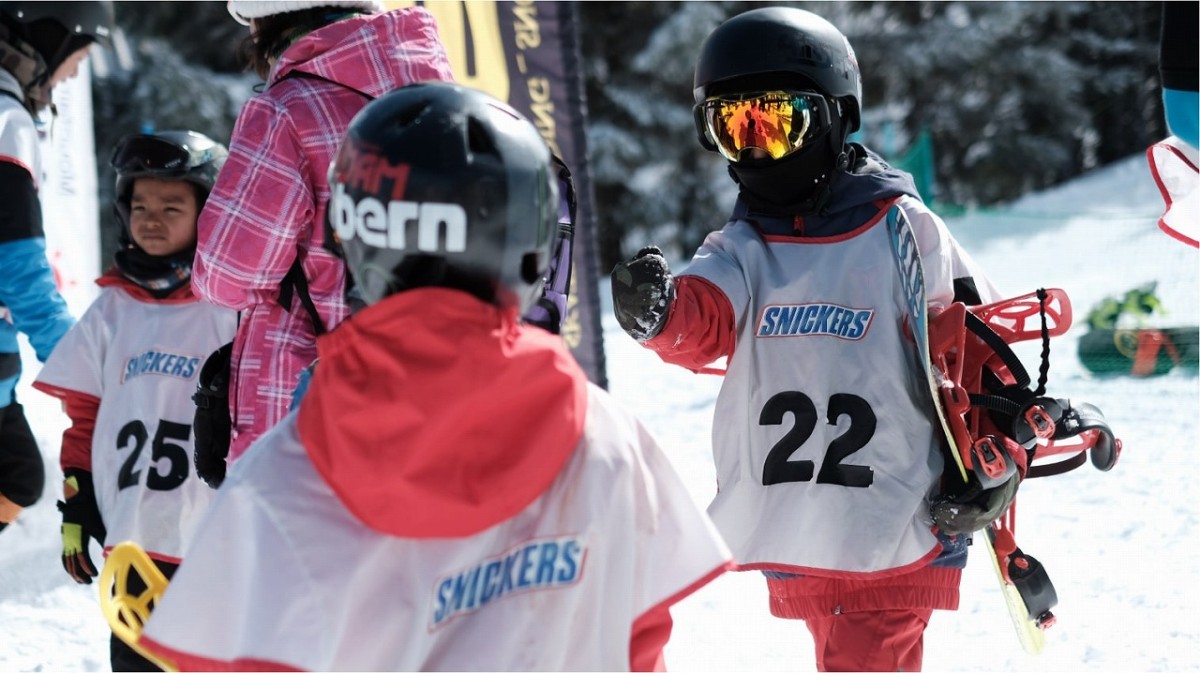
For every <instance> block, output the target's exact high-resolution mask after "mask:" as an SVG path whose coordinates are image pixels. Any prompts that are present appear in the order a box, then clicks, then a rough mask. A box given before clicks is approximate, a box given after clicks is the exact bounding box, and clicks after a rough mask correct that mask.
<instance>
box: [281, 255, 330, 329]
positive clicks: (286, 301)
mask: <svg viewBox="0 0 1200 673" xmlns="http://www.w3.org/2000/svg"><path fill="white" fill-rule="evenodd" d="M293 293H294V294H295V296H296V297H298V298H299V299H300V303H301V304H303V305H304V310H305V311H307V312H308V317H309V318H310V319H311V320H312V324H313V331H314V332H316V334H317V336H321V335H322V334H324V333H325V321H323V320H321V314H320V313H318V312H317V306H316V304H314V303H313V300H312V295H310V294H309V293H308V278H307V277H306V276H305V275H304V267H302V266H301V265H300V258H299V257H297V258H296V259H294V260H292V266H291V267H290V268H289V269H288V272H287V275H285V276H284V277H283V281H282V282H281V283H280V284H279V305H280V306H282V307H283V310H285V311H287V312H289V313H290V312H291V310H292V295H293Z"/></svg>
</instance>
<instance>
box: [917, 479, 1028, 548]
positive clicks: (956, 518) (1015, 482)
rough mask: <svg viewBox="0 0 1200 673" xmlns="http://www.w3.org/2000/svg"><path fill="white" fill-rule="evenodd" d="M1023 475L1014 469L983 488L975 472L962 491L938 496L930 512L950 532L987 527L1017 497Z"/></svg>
mask: <svg viewBox="0 0 1200 673" xmlns="http://www.w3.org/2000/svg"><path fill="white" fill-rule="evenodd" d="M1020 483H1021V477H1020V475H1019V474H1017V473H1016V472H1014V473H1013V474H1012V476H1010V477H1009V478H1008V479H1007V480H1006V481H1004V482H1003V483H1001V484H999V485H997V486H993V487H992V488H983V487H982V486H981V485H980V484H979V482H978V480H977V479H975V477H974V476H972V478H971V483H970V485H968V486H967V488H966V490H964V491H963V492H961V493H956V494H953V495H947V494H942V495H938V496H935V497H934V498H933V501H932V502H931V503H930V506H929V512H930V514H932V515H933V522H934V523H935V524H937V527H938V530H940V531H941V532H943V533H945V534H947V535H959V534H962V533H972V532H974V531H977V530H983V528H984V527H986V526H987V525H988V524H989V523H992V522H993V521H995V520H997V519H999V518H1000V517H1001V516H1003V514H1004V512H1005V510H1007V509H1008V507H1009V505H1011V504H1012V501H1013V500H1014V499H1015V498H1016V497H1017V486H1019V485H1020Z"/></svg>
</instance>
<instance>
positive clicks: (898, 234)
mask: <svg viewBox="0 0 1200 673" xmlns="http://www.w3.org/2000/svg"><path fill="white" fill-rule="evenodd" d="M886 222H887V231H888V236H889V240H890V242H891V246H892V253H893V255H894V257H895V261H896V268H897V270H898V271H899V273H900V281H901V284H902V285H903V289H904V297H905V302H906V304H907V308H908V314H909V325H910V327H911V329H912V332H913V340H914V341H915V342H916V346H917V356H918V359H919V360H920V362H921V365H922V367H923V368H924V374H925V381H926V383H927V385H928V388H929V394H930V396H931V397H932V399H933V406H934V409H935V411H936V415H937V418H938V422H939V424H940V425H941V428H942V433H943V435H944V436H945V438H946V441H947V443H948V444H949V453H950V455H951V456H952V457H953V458H954V462H955V465H956V467H957V468H958V473H959V475H960V476H961V477H962V479H963V481H964V482H965V481H967V479H968V477H967V467H966V465H965V464H964V463H963V460H962V457H961V454H960V452H959V447H958V446H957V445H956V443H955V440H954V433H953V432H951V429H950V424H949V421H948V418H947V415H946V409H945V407H944V406H943V403H942V396H941V394H940V392H939V385H940V382H939V377H941V372H939V371H938V370H937V368H936V367H934V365H933V360H932V358H931V357H930V351H929V313H928V304H927V302H926V300H925V271H924V267H923V266H922V263H921V254H920V250H919V248H918V247H917V239H916V236H915V235H914V234H913V231H912V225H911V224H910V223H909V222H908V218H907V217H906V216H905V215H904V212H903V211H902V210H900V209H899V208H898V207H895V206H893V207H892V208H891V209H890V210H889V211H888V214H887V219H886ZM1005 535H1006V532H1005V531H1004V530H1003V529H1002V528H1000V527H998V524H995V523H993V524H989V525H988V526H987V528H985V529H984V531H983V535H977V536H976V539H980V538H982V540H983V548H984V551H985V553H986V554H987V556H988V558H990V559H991V563H992V568H993V569H994V570H995V571H996V577H997V578H998V579H999V581H1000V588H1001V591H1002V592H1003V594H1004V601H1005V604H1006V605H1007V607H1008V614H1009V616H1010V617H1011V618H1012V623H1013V627H1014V629H1015V630H1016V633H1017V639H1018V640H1019V641H1020V643H1021V647H1023V648H1024V649H1025V651H1026V652H1029V653H1030V654H1040V653H1041V652H1042V650H1043V649H1044V648H1045V645H1046V637H1045V632H1044V630H1043V629H1045V628H1048V627H1049V626H1050V625H1051V624H1053V623H1054V616H1053V615H1052V614H1051V613H1050V611H1049V608H1050V607H1053V603H1054V602H1056V598H1055V597H1054V595H1053V593H1054V592H1053V587H1052V586H1050V585H1049V579H1048V578H1046V576H1045V571H1044V569H1042V568H1041V566H1040V564H1037V562H1036V560H1033V559H1032V557H1028V556H1025V555H1023V554H1021V553H1020V550H1017V552H1016V556H1009V557H1007V558H1006V557H1005V556H1004V555H1002V554H1000V553H997V551H996V541H997V538H998V536H1005ZM1000 539H1007V540H1011V535H1008V536H1007V538H1005V537H1001V538H1000ZM1014 560H1016V561H1018V562H1021V563H1023V564H1028V562H1029V561H1032V562H1033V564H1035V565H1034V566H1033V567H1031V568H1029V567H1026V568H1012V569H1013V570H1018V571H1019V572H1020V571H1027V572H1032V573H1037V574H1038V575H1039V579H1040V580H1041V581H1042V582H1043V583H1044V586H1043V587H1042V591H1041V592H1040V593H1041V595H1040V597H1039V598H1040V599H1041V601H1040V604H1039V605H1036V606H1032V608H1031V606H1030V605H1027V604H1026V601H1025V599H1024V597H1023V596H1022V595H1021V591H1020V589H1019V588H1018V587H1017V585H1016V584H1014V583H1013V582H1012V581H1010V579H1009V577H1010V576H1012V575H1011V574H1010V575H1006V574H1005V572H1004V569H1003V568H1002V566H1001V564H1002V563H1006V564H1007V563H1012V562H1013V561H1014ZM1047 603H1049V605H1047Z"/></svg>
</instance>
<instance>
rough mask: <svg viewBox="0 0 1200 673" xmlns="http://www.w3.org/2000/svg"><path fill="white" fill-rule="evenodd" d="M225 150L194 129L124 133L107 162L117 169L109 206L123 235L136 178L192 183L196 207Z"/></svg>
mask: <svg viewBox="0 0 1200 673" xmlns="http://www.w3.org/2000/svg"><path fill="white" fill-rule="evenodd" d="M228 156H229V151H228V150H226V149H225V146H224V145H222V144H220V143H218V142H216V141H214V140H213V139H212V138H209V137H208V136H206V135H204V134H201V133H196V132H195V131H161V132H159V133H152V134H139V135H132V136H126V137H125V138H123V139H122V140H121V141H120V142H119V143H117V146H116V147H114V148H113V152H112V157H111V158H110V159H109V165H111V166H112V168H113V170H115V171H116V172H117V181H116V194H115V198H114V202H113V208H114V209H115V210H116V214H117V220H118V221H119V222H120V223H121V228H122V231H123V232H126V233H125V234H123V235H128V233H127V232H128V230H129V202H130V199H131V198H132V197H133V183H134V181H135V180H137V179H138V178H158V179H162V180H181V181H184V182H190V183H191V184H193V185H195V186H196V210H197V211H199V210H200V209H201V208H203V207H204V201H205V199H207V198H208V194H209V192H211V191H212V188H213V184H214V183H216V181H217V174H218V173H219V172H220V171H221V166H223V165H225V159H226V158H227V157H228Z"/></svg>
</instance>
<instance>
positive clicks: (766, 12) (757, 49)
mask: <svg viewBox="0 0 1200 673" xmlns="http://www.w3.org/2000/svg"><path fill="white" fill-rule="evenodd" d="M777 74H791V75H799V76H800V77H802V78H804V80H807V81H809V82H811V83H812V84H813V85H814V86H816V88H817V90H818V91H819V92H820V93H823V94H825V95H826V96H828V97H830V98H834V99H837V100H838V101H840V102H841V104H842V107H843V108H844V113H843V115H842V117H843V118H844V119H845V120H846V122H847V124H846V125H845V128H844V133H846V134H849V133H853V132H854V131H856V130H858V128H859V126H860V124H861V119H862V78H861V76H860V75H859V70H858V59H857V58H856V57H855V55H854V49H853V48H852V47H851V46H850V42H849V40H847V39H846V36H845V35H843V34H842V33H841V31H839V30H838V29H837V28H835V27H834V25H833V24H831V23H829V22H828V21H826V20H825V19H823V18H821V17H820V16H817V15H816V14H813V13H812V12H808V11H805V10H803V9H797V8H794V7H764V8H762V9H754V10H750V11H748V12H744V13H742V14H738V15H737V16H734V17H733V18H731V19H729V20H727V21H725V22H724V23H722V24H721V25H719V26H717V27H716V29H714V30H713V32H712V33H710V34H709V36H708V37H707V38H706V39H705V40H704V43H703V44H702V45H701V46H700V57H699V59H698V60H697V62H696V78H695V85H694V88H693V89H692V93H693V95H694V96H695V101H696V108H695V110H696V114H695V123H696V131H697V133H699V136H700V144H701V145H702V146H703V147H704V148H705V149H708V150H712V151H716V149H717V147H716V144H715V143H714V142H713V140H712V138H710V137H709V136H708V133H707V131H706V130H705V127H704V117H703V115H702V114H701V109H700V108H701V106H702V105H703V103H704V101H705V99H706V98H708V97H709V96H711V95H713V93H712V92H713V90H714V89H717V90H720V89H722V88H723V85H725V84H728V83H730V82H731V81H733V80H739V79H745V78H749V77H752V76H756V75H777Z"/></svg>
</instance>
